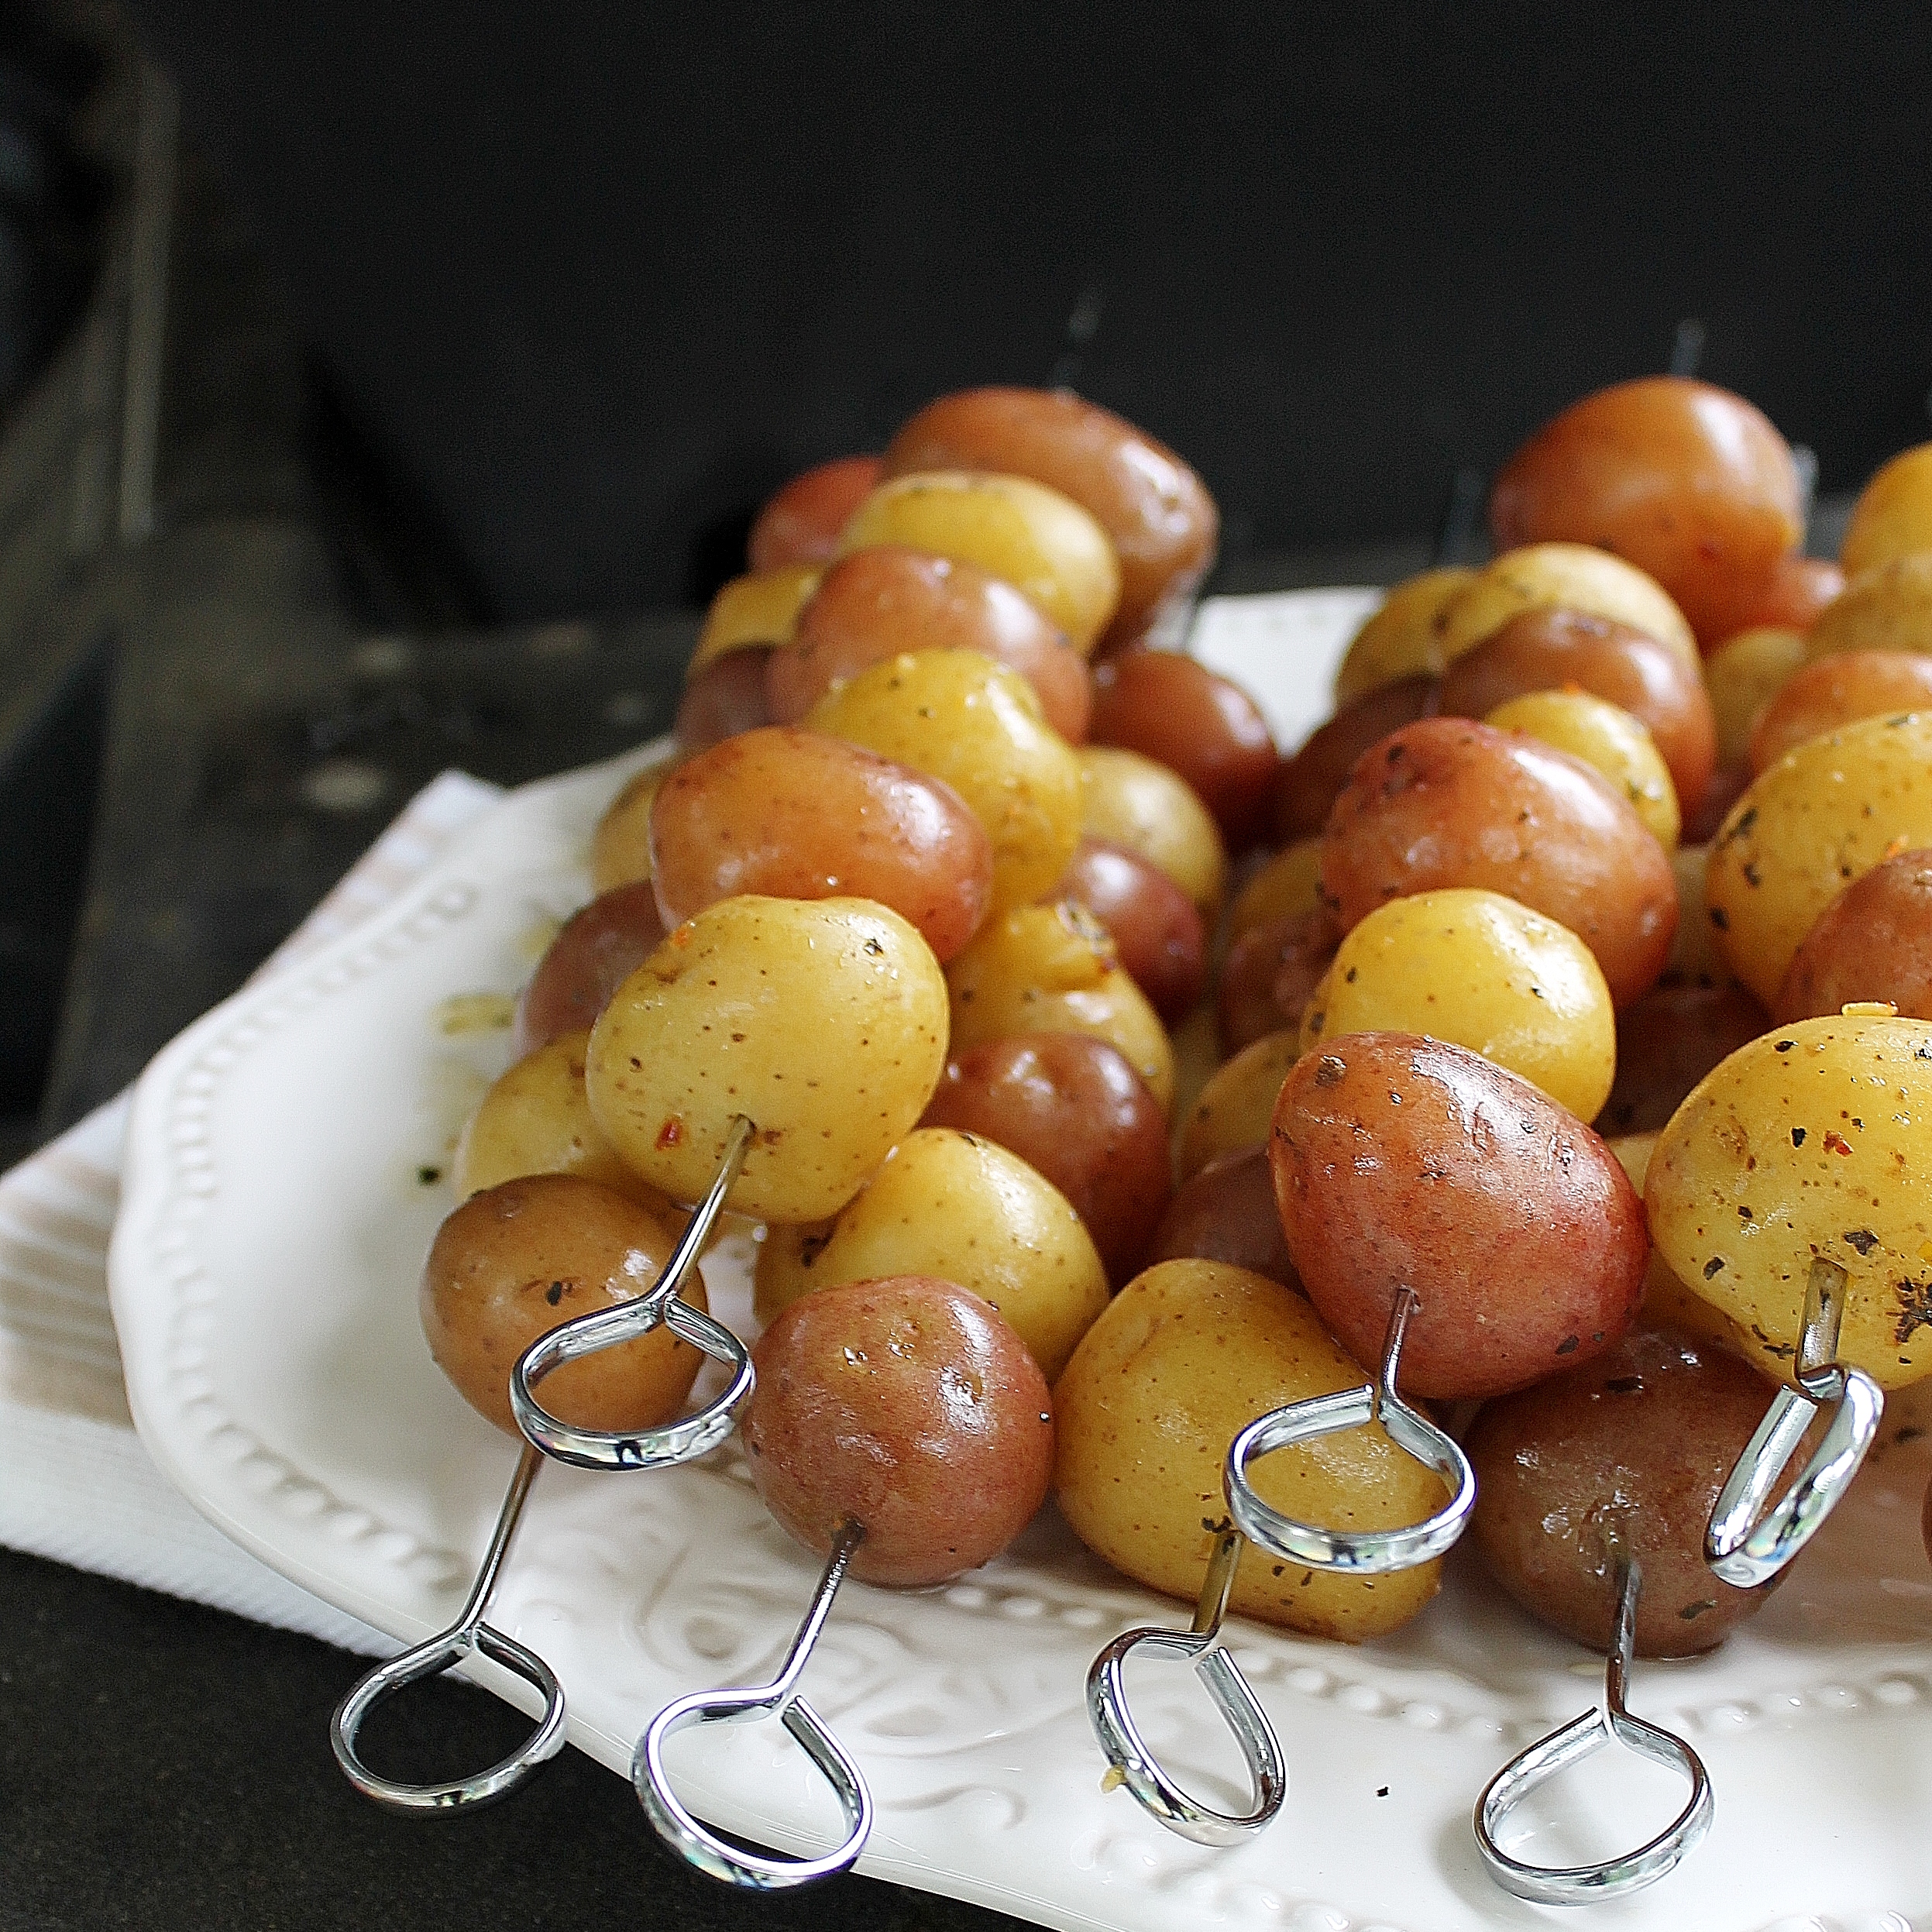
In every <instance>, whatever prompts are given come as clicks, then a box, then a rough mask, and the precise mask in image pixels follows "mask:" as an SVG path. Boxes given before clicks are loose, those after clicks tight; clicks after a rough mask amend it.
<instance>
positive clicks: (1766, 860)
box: [1704, 711, 1932, 1007]
mask: <svg viewBox="0 0 1932 1932" xmlns="http://www.w3.org/2000/svg"><path fill="white" fill-rule="evenodd" d="M1899 839H1903V841H1905V843H1906V846H1908V847H1919V846H1923V845H1932V711H1913V712H1906V713H1903V715H1899V716H1894V717H1877V718H1866V719H1864V720H1861V721H1860V722H1859V723H1858V724H1848V725H1846V726H1845V727H1844V728H1843V729H1842V730H1841V731H1832V732H1828V733H1827V734H1825V735H1824V737H1816V738H1808V739H1807V740H1806V741H1805V742H1804V743H1803V744H1800V746H1798V748H1796V750H1795V751H1787V752H1786V754H1785V755H1784V756H1783V757H1782V758H1780V759H1779V761H1778V762H1777V763H1776V765H1772V766H1771V767H1769V768H1768V769H1767V770H1766V771H1765V772H1762V774H1761V775H1759V776H1758V777H1757V778H1756V779H1753V780H1752V783H1751V785H1750V786H1749V787H1748V789H1746V790H1745V793H1744V795H1743V796H1742V797H1741V798H1740V799H1738V803H1736V804H1735V805H1734V806H1732V807H1731V811H1730V813H1729V814H1728V816H1727V817H1726V818H1725V820H1724V824H1723V826H1722V827H1721V829H1720V830H1719V831H1718V834H1717V837H1716V838H1714V840H1713V841H1711V846H1710V860H1709V861H1708V863H1707V865H1706V868H1705V871H1704V895H1705V902H1706V906H1707V913H1708V916H1709V918H1710V923H1711V924H1712V926H1714V928H1715V931H1716V940H1717V951H1718V952H1719V953H1720V954H1721V955H1722V957H1723V958H1724V963H1725V964H1727V966H1729V968H1731V971H1733V972H1734V973H1735V974H1736V975H1737V976H1738V978H1739V979H1741V980H1742V981H1744V983H1745V985H1747V986H1748V987H1749V988H1751V990H1752V992H1754V993H1755V994H1756V995H1758V999H1760V1000H1762V1002H1764V1004H1765V1006H1767V1007H1769V1006H1771V1005H1772V1003H1773V1002H1775V1001H1776V999H1777V997H1778V988H1779V986H1780V985H1782V983H1783V981H1784V976H1785V973H1786V969H1787V968H1789V965H1790V964H1791V961H1792V957H1793V954H1795V953H1796V951H1797V950H1798V946H1799V943H1800V940H1803V937H1804V936H1805V934H1806V933H1808V932H1809V931H1810V930H1811V928H1812V926H1813V923H1814V922H1815V921H1816V920H1817V917H1818V916H1819V914H1820V913H1822V912H1823V911H1824V909H1825V908H1826V907H1827V906H1829V905H1830V904H1831V902H1832V900H1833V899H1835V898H1837V896H1838V894H1839V893H1840V892H1841V891H1843V890H1844V887H1845V886H1846V885H1848V884H1849V883H1850V882H1851V881H1852V880H1853V879H1855V878H1862V876H1863V875H1865V873H1867V872H1868V871H1871V869H1872V867H1873V866H1875V865H1878V864H1879V862H1880V861H1882V859H1883V858H1885V856H1886V851H1887V850H1888V848H1889V847H1891V846H1892V843H1893V841H1895V840H1899Z"/></svg>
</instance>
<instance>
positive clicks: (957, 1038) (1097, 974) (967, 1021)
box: [947, 899, 1174, 1112]
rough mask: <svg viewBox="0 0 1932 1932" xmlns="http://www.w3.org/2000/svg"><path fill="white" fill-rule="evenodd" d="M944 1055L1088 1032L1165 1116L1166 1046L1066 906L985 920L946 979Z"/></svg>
mask: <svg viewBox="0 0 1932 1932" xmlns="http://www.w3.org/2000/svg"><path fill="white" fill-rule="evenodd" d="M947 983H948V985H950V987H951V996H952V1042H953V1051H954V1053H956V1054H963V1053H964V1052H966V1051H967V1050H968V1049H970V1048H971V1047H977V1046H978V1045H980V1044H981V1042H983V1041H985V1040H1004V1039H1006V1038H1007V1037H1009V1036H1010V1035H1012V1034H1015V1033H1091V1035H1093V1036H1094V1037H1095V1039H1096V1040H1105V1041H1107V1042H1108V1043H1109V1045H1111V1046H1114V1047H1119V1050H1120V1051H1121V1053H1122V1054H1123V1055H1125V1057H1126V1061H1127V1064H1128V1065H1129V1066H1130V1067H1133V1070H1134V1071H1135V1072H1136V1073H1137V1074H1139V1075H1140V1078H1142V1079H1143V1080H1144V1081H1146V1083H1147V1088H1148V1091H1150V1093H1152V1094H1153V1097H1154V1098H1155V1099H1156V1100H1157V1101H1158V1102H1160V1107H1161V1109H1162V1111H1163V1112H1165V1111H1166V1110H1167V1109H1168V1108H1170V1107H1171V1105H1173V1103H1174V1047H1173V1043H1172V1042H1171V1041H1170V1040H1169V1039H1168V1038H1167V1030H1166V1028H1165V1027H1164V1026H1162V1025H1161V1023H1160V1016H1159V1015H1158V1014H1157V1013H1156V1012H1154V1009H1153V1007H1152V1006H1150V1005H1149V1004H1148V1003H1147V997H1146V995H1145V994H1144V993H1143V992H1141V990H1140V988H1139V987H1138V986H1136V985H1135V984H1134V983H1133V980H1132V979H1130V978H1129V977H1128V976H1127V975H1126V973H1125V972H1123V971H1122V970H1121V967H1120V962H1119V955H1118V954H1117V953H1116V951H1115V947H1114V943H1113V941H1112V940H1111V939H1110V938H1109V937H1108V935H1107V931H1106V929H1105V927H1104V926H1102V925H1101V923H1100V922H1099V921H1098V920H1096V919H1095V917H1094V916H1093V914H1092V913H1090V912H1088V910H1087V909H1086V907H1085V906H1081V905H1078V904H1077V903H1075V902H1074V901H1073V900H1071V899H1062V900H1061V901H1060V902H1058V903H1057V905H1053V906H1019V907H1018V908H1017V909H1016V910H1014V911H1012V912H1010V913H1006V915H1004V916H1002V917H999V918H995V919H992V920H988V922H987V923H986V924H985V926H984V927H983V928H982V929H981V931H980V933H978V937H975V940H973V942H972V944H971V945H969V946H968V947H967V948H966V949H965V951H964V952H962V953H961V954H960V955H959V957H957V959H955V960H954V961H953V963H952V965H951V968H950V970H949V971H948V972H947Z"/></svg>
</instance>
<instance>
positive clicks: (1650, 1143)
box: [1609, 1133, 1890, 1415]
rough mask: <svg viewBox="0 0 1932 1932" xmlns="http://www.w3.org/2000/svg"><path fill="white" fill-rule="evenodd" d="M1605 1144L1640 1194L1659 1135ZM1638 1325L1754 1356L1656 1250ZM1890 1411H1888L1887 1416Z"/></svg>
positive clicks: (1652, 1253) (1748, 1344)
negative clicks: (1676, 1331) (1684, 1335)
mask: <svg viewBox="0 0 1932 1932" xmlns="http://www.w3.org/2000/svg"><path fill="white" fill-rule="evenodd" d="M1609 1145H1610V1150H1611V1153H1614V1155H1615V1156H1616V1157H1617V1160H1619V1161H1621V1163H1622V1164H1623V1170H1624V1173H1625V1174H1628V1176H1629V1177H1630V1184H1631V1186H1632V1187H1633V1188H1635V1189H1636V1190H1637V1191H1638V1194H1639V1195H1641V1194H1642V1192H1643V1191H1644V1183H1645V1180H1646V1179H1647V1178H1648V1175H1649V1173H1650V1157H1651V1156H1652V1154H1653V1153H1655V1151H1656V1149H1657V1135H1656V1134H1655V1133H1632V1134H1618V1135H1617V1136H1615V1138H1614V1139H1613V1140H1611V1142H1610V1143H1609ZM1637 1326H1638V1328H1642V1329H1679V1330H1681V1331H1682V1332H1683V1333H1684V1334H1686V1335H1694V1336H1697V1339H1699V1340H1700V1341H1702V1342H1711V1343H1714V1344H1715V1345H1716V1346H1718V1347H1720V1348H1725V1349H1729V1350H1730V1351H1731V1353H1732V1354H1733V1355H1734V1356H1738V1357H1739V1358H1740V1359H1741V1360H1745V1361H1746V1362H1748V1361H1751V1360H1752V1358H1753V1356H1754V1353H1755V1351H1754V1350H1753V1349H1752V1346H1751V1342H1750V1338H1749V1337H1748V1336H1744V1335H1741V1334H1740V1333H1739V1332H1738V1327H1737V1325H1736V1324H1735V1323H1734V1322H1731V1320H1730V1319H1729V1318H1727V1317H1726V1316H1725V1315H1724V1314H1722V1313H1721V1311H1719V1310H1718V1309H1717V1308H1715V1307H1714V1306H1713V1305H1712V1304H1711V1303H1710V1302H1708V1301H1706V1300H1705V1299H1704V1298H1703V1296H1702V1295H1701V1294H1698V1293H1697V1291H1696V1290H1695V1289H1694V1288H1691V1287H1686V1285H1685V1284H1683V1282H1681V1281H1679V1280H1678V1279H1677V1277H1676V1274H1673V1273H1672V1270H1671V1266H1670V1263H1669V1262H1668V1261H1666V1260H1665V1259H1664V1256H1663V1251H1662V1250H1661V1249H1659V1248H1658V1247H1656V1246H1652V1249H1651V1250H1650V1264H1649V1266H1648V1268H1647V1269H1646V1270H1645V1274H1644V1300H1643V1305H1642V1308H1639V1309H1638V1311H1637ZM1889 1412H1890V1411H1889V1409H1888V1411H1887V1413H1888V1415H1889Z"/></svg>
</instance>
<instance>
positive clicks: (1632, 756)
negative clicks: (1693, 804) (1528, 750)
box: [1484, 691, 1684, 852]
mask: <svg viewBox="0 0 1932 1932" xmlns="http://www.w3.org/2000/svg"><path fill="white" fill-rule="evenodd" d="M1484 722H1485V723H1486V724H1493V725H1494V726H1495V727H1496V728H1497V731H1522V732H1525V733H1527V734H1528V736H1530V737H1533V738H1539V739H1541V740H1542V742H1543V743H1544V744H1553V745H1555V746H1556V748H1557V750H1558V751H1567V752H1568V753H1569V755H1570V756H1571V757H1572V758H1581V759H1582V760H1583V762H1584V763H1585V764H1586V765H1589V766H1590V768H1592V769H1593V770H1594V771H1597V772H1601V773H1602V774H1603V775H1604V777H1605V778H1606V779H1608V780H1609V781H1610V783H1611V788H1612V789H1614V790H1616V791H1618V792H1622V793H1623V795H1624V797H1625V798H1627V799H1629V801H1630V803H1631V810H1633V811H1635V813H1636V814H1637V816H1638V817H1639V818H1640V819H1642V820H1643V822H1644V823H1645V825H1646V826H1647V827H1648V828H1649V829H1650V830H1651V831H1652V833H1654V834H1655V835H1656V839H1657V842H1658V844H1660V845H1661V846H1662V847H1663V848H1664V850H1665V851H1666V852H1668V851H1672V849H1673V848H1674V847H1676V843H1677V835H1678V834H1679V832H1681V831H1682V830H1683V827H1684V820H1683V813H1682V812H1681V811H1680V810H1679V809H1678V805H1677V788H1676V786H1675V785H1674V784H1672V782H1671V777H1670V767H1669V765H1666V764H1665V762H1664V761H1663V758H1662V755H1660V754H1659V751H1658V749H1657V741H1656V740H1655V738H1653V737H1652V736H1651V735H1650V731H1649V727H1648V726H1647V725H1645V724H1644V723H1643V721H1642V720H1641V719H1639V718H1635V717H1631V714H1630V713H1628V711H1626V710H1624V708H1623V706H1621V705H1620V704H1612V703H1610V701H1609V700H1607V699H1605V698H1600V697H1594V696H1592V695H1591V694H1590V693H1589V692H1587V691H1526V692H1525V693H1524V694H1523V695H1522V696H1521V697H1520V698H1511V700H1509V702H1508V703H1506V704H1499V705H1498V706H1497V707H1496V709H1495V710H1494V711H1492V712H1490V714H1489V716H1488V717H1487V719H1486V720H1484Z"/></svg>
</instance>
